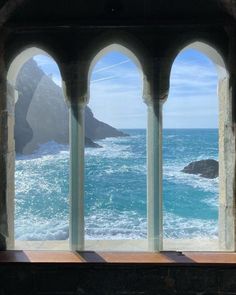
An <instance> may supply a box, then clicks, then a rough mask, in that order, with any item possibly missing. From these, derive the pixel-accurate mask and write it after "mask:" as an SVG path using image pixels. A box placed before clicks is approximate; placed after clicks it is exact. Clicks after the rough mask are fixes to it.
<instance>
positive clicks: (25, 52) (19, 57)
mask: <svg viewBox="0 0 236 295" xmlns="http://www.w3.org/2000/svg"><path fill="white" fill-rule="evenodd" d="M36 55H45V56H47V57H51V58H52V59H53V60H54V61H55V62H56V63H57V61H56V59H55V58H54V57H53V56H52V55H51V54H49V53H48V52H47V51H45V50H43V49H41V48H39V47H34V46H32V47H27V48H25V49H22V51H20V52H19V53H18V54H16V55H15V57H14V58H12V59H11V61H10V62H9V63H8V68H7V136H8V141H7V144H8V147H7V149H8V155H7V203H8V208H9V209H8V211H9V212H8V227H9V238H8V242H7V243H8V248H14V218H15V217H14V201H15V200H14V199H15V188H14V187H15V183H14V174H15V134H14V129H15V104H16V103H17V102H19V101H18V91H17V89H16V86H17V76H18V74H19V72H20V70H21V68H22V66H23V65H24V64H25V63H26V62H27V61H28V60H30V59H31V58H33V57H34V56H36ZM57 65H58V63H57ZM58 68H59V71H60V67H59V65H58ZM40 77H41V76H40ZM40 77H39V79H40ZM38 82H39V81H35V83H32V84H33V85H32V93H33V92H34V90H35V89H36V87H37V84H38ZM30 105H31V99H29V100H26V102H25V103H24V106H23V107H22V109H24V114H23V116H22V117H23V118H24V120H23V121H22V123H23V127H22V128H23V129H24V128H26V129H27V136H26V137H27V138H26V142H27V144H30V143H31V141H32V139H33V130H32V126H31V125H30V123H29V122H28V120H27V113H28V111H29V108H30ZM27 144H26V145H27ZM22 151H23V148H22Z"/></svg>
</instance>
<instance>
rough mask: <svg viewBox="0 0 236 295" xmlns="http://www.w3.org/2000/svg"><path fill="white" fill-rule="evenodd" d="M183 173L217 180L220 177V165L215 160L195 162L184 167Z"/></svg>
mask: <svg viewBox="0 0 236 295" xmlns="http://www.w3.org/2000/svg"><path fill="white" fill-rule="evenodd" d="M181 172H184V173H188V174H199V175H200V176H201V177H205V178H216V177H218V176H219V163H218V161H216V160H213V159H206V160H200V161H194V162H191V163H190V164H188V165H187V166H186V167H184V169H183V170H181Z"/></svg>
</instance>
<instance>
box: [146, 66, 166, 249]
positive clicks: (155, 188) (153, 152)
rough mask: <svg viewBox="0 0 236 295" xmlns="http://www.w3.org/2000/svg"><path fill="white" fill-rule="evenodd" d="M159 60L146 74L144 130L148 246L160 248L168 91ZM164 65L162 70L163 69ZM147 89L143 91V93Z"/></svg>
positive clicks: (161, 239)
mask: <svg viewBox="0 0 236 295" xmlns="http://www.w3.org/2000/svg"><path fill="white" fill-rule="evenodd" d="M162 65H163V66H164V63H161V60H158V61H154V66H153V68H152V70H151V71H150V73H151V74H146V77H145V80H146V81H149V82H148V84H146V85H148V86H146V87H148V89H144V101H145V103H146V104H147V106H148V126H147V128H148V130H147V224H148V250H149V251H161V250H162V249H163V206H162V128H163V127H162V105H163V102H164V100H165V99H166V97H167V93H168V90H166V89H168V85H169V83H168V81H169V80H168V79H167V80H166V78H164V77H165V73H166V69H165V67H163V66H162ZM162 69H163V70H162ZM145 92H146V93H145Z"/></svg>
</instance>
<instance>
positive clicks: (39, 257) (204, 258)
mask: <svg viewBox="0 0 236 295" xmlns="http://www.w3.org/2000/svg"><path fill="white" fill-rule="evenodd" d="M0 263H81V264H84V263H105V264H155V265H176V266H177V265H193V266H194V265H199V266H200V265H209V266H210V265H217V264H218V265H223V264H227V265H234V264H236V253H232V252H230V253H227V252H175V251H170V252H168V251H163V252H161V253H151V252H135V253H132V252H93V251H84V252H71V251H19V250H11V251H10V250H9V251H0Z"/></svg>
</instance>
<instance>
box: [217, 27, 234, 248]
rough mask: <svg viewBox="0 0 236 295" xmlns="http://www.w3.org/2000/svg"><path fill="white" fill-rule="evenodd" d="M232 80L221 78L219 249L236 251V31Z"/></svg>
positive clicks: (231, 45)
mask: <svg viewBox="0 0 236 295" xmlns="http://www.w3.org/2000/svg"><path fill="white" fill-rule="evenodd" d="M228 35H229V57H228V63H227V64H228V70H229V77H228V76H225V77H223V78H221V79H220V81H219V86H218V95H219V246H220V249H221V250H224V251H236V207H235V204H236V203H235V202H236V192H235V189H236V185H235V179H236V178H235V176H236V174H235V161H236V157H235V153H236V142H235V140H236V137H235V132H236V103H235V99H236V31H235V30H234V29H232V28H228Z"/></svg>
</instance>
